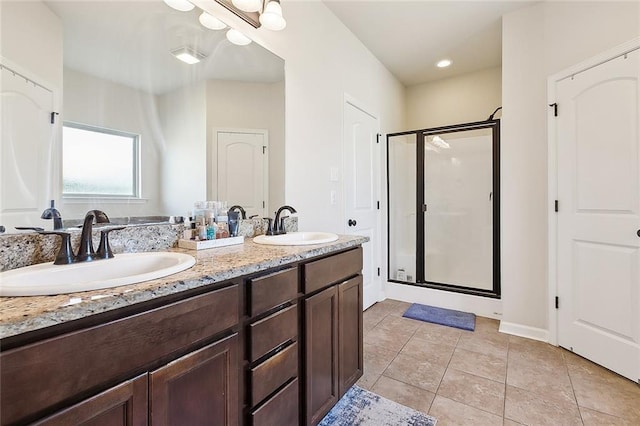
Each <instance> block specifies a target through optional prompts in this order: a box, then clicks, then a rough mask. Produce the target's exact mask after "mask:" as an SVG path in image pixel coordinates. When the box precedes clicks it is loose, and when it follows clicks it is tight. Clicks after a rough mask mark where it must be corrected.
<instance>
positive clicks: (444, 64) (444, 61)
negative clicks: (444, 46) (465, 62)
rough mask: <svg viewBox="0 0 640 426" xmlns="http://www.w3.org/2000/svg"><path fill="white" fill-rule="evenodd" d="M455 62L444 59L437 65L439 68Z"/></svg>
mask: <svg viewBox="0 0 640 426" xmlns="http://www.w3.org/2000/svg"><path fill="white" fill-rule="evenodd" d="M452 63H453V62H451V59H443V60H441V61H438V63H437V64H436V67H438V68H446V67H448V66H449V65H451V64H452Z"/></svg>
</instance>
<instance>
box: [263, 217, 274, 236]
mask: <svg viewBox="0 0 640 426" xmlns="http://www.w3.org/2000/svg"><path fill="white" fill-rule="evenodd" d="M263 219H264V220H266V221H267V232H265V234H266V235H276V234H275V230H274V229H273V219H271V218H270V217H265V218H263Z"/></svg>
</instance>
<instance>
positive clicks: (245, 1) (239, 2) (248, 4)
mask: <svg viewBox="0 0 640 426" xmlns="http://www.w3.org/2000/svg"><path fill="white" fill-rule="evenodd" d="M231 3H232V4H233V5H234V6H235V7H237V8H238V9H240V10H243V11H245V12H258V11H260V9H261V8H262V0H231Z"/></svg>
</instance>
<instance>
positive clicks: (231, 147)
mask: <svg viewBox="0 0 640 426" xmlns="http://www.w3.org/2000/svg"><path fill="white" fill-rule="evenodd" d="M216 135H217V144H218V149H217V154H218V155H217V157H218V160H217V170H218V172H217V176H218V184H217V187H218V199H219V200H222V201H228V202H229V207H231V206H232V205H235V204H238V205H240V206H242V207H243V208H244V209H245V210H246V212H247V217H249V216H252V215H258V216H261V217H266V216H268V212H267V199H268V194H267V191H268V188H269V171H268V170H269V169H268V160H267V148H268V141H267V132H266V131H260V130H256V131H217V132H216Z"/></svg>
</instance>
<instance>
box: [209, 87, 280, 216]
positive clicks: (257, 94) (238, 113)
mask: <svg viewBox="0 0 640 426" xmlns="http://www.w3.org/2000/svg"><path fill="white" fill-rule="evenodd" d="M284 114H285V108H284V82H278V83H245V82H240V81H227V80H224V81H223V80H209V81H208V82H207V140H208V144H207V146H208V148H209V152H208V155H207V160H208V161H210V166H209V167H208V170H209V171H212V172H215V170H216V167H215V161H213V160H214V154H213V153H212V152H211V148H213V147H215V143H216V141H215V135H214V134H213V131H214V129H216V128H217V129H220V128H225V129H230V128H235V129H266V130H268V131H269V205H268V206H267V207H268V208H267V211H268V212H273V211H275V210H276V209H277V208H278V207H279V206H281V205H282V204H284V187H285V182H284V146H285V145H284V120H285V117H284ZM208 183H209V185H208V187H207V192H208V194H209V195H208V199H216V198H215V196H214V195H213V194H215V193H216V191H217V188H216V176H215V173H211V174H210V176H209V178H208Z"/></svg>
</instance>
